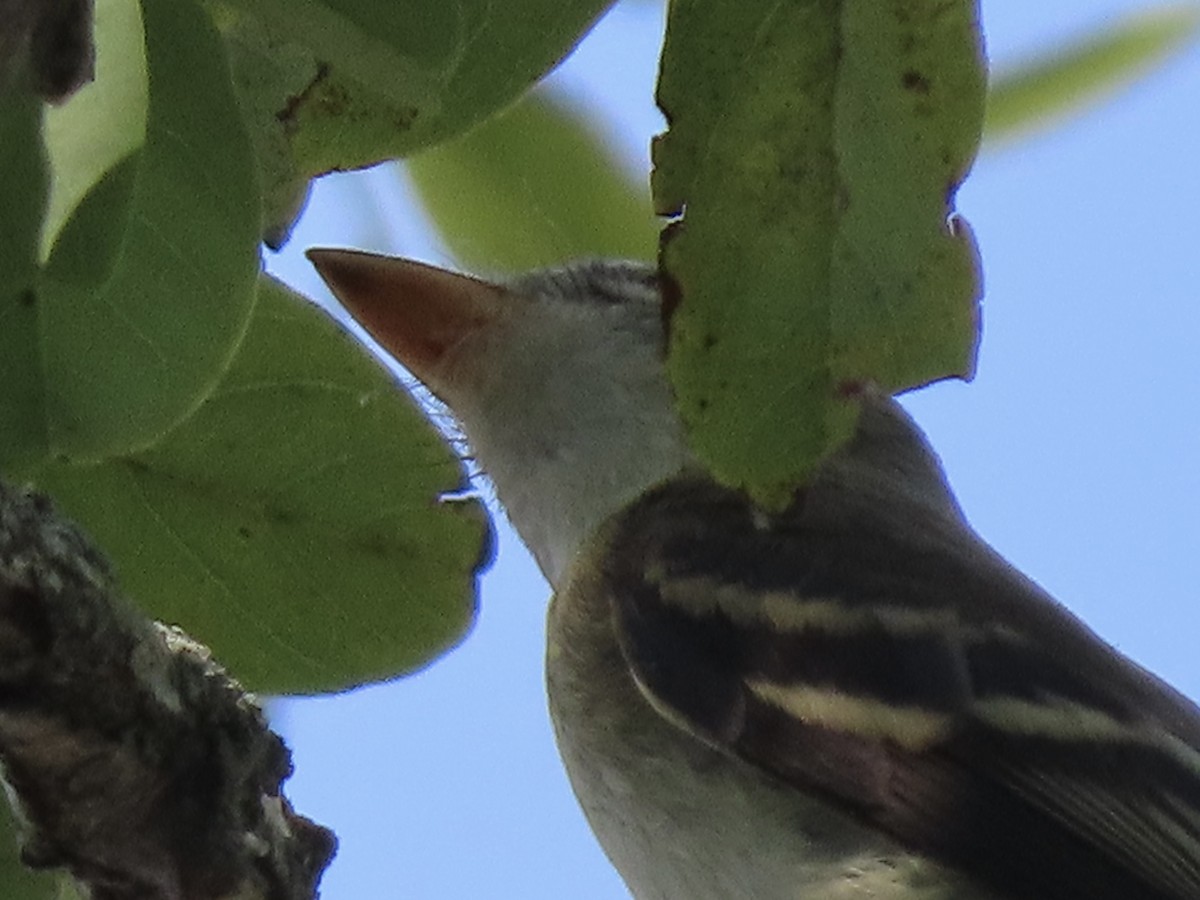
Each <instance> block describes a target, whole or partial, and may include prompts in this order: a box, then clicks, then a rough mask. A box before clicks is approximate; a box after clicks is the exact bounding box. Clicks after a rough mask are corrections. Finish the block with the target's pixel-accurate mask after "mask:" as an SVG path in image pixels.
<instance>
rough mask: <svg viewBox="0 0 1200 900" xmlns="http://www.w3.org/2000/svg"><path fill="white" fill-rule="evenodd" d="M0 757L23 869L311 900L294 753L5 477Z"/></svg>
mask: <svg viewBox="0 0 1200 900" xmlns="http://www.w3.org/2000/svg"><path fill="white" fill-rule="evenodd" d="M0 760H3V763H4V777H5V780H6V781H7V784H8V786H9V788H10V791H9V794H10V799H12V800H13V801H14V806H15V808H16V811H17V814H18V819H19V820H20V821H21V823H22V832H23V834H22V848H21V851H22V857H23V859H24V861H25V862H26V863H27V864H28V865H30V866H33V867H36V868H47V867H63V868H66V869H67V870H68V871H69V872H70V873H71V875H72V876H73V877H74V878H75V879H77V880H78V881H79V882H80V884H81V886H83V887H84V888H85V893H86V895H87V896H90V897H93V898H95V900H135V898H136V900H218V898H220V900H226V898H231V897H236V898H239V900H241V898H261V900H307V898H313V897H316V896H317V888H316V885H317V882H318V880H319V878H320V875H321V872H322V871H323V870H324V868H325V866H326V865H327V864H328V862H329V860H330V859H331V858H332V856H333V852H334V846H335V838H334V836H333V834H332V832H330V831H328V830H326V829H325V828H322V827H321V826H319V825H316V824H315V823H313V822H311V821H310V820H308V819H306V818H304V817H303V816H301V815H298V814H297V813H295V812H294V811H293V810H292V808H291V806H290V804H289V803H288V801H287V800H286V799H285V798H284V796H283V794H282V792H281V785H282V782H283V781H284V779H286V778H287V777H288V775H290V773H291V756H290V754H289V752H288V750H287V748H286V747H285V746H284V744H283V741H282V740H281V739H280V738H279V737H278V736H277V735H275V734H274V733H272V732H271V731H270V730H269V729H268V728H267V725H266V721H265V719H264V717H263V714H262V710H261V709H260V708H259V706H258V705H257V702H256V700H255V698H254V697H253V696H252V695H251V694H249V693H247V692H246V691H245V690H244V689H243V688H242V687H241V685H239V684H238V683H237V682H236V681H235V680H234V679H232V678H231V677H230V676H229V675H227V674H226V673H225V671H224V670H223V669H222V668H221V667H220V666H219V665H218V664H217V663H216V662H214V661H213V659H212V658H211V656H210V655H209V652H208V650H207V648H205V647H203V646H202V645H200V644H198V643H196V642H195V641H193V640H191V639H190V638H189V637H188V636H187V635H185V634H184V633H183V632H181V631H179V630H178V629H176V628H171V627H167V626H164V625H161V624H159V623H155V622H150V621H148V620H146V619H145V618H143V617H142V616H141V615H140V614H138V613H137V612H136V611H135V610H134V609H133V608H132V606H131V605H130V604H128V603H127V602H126V601H125V600H124V598H123V597H122V596H121V595H120V593H119V591H118V589H117V587H116V583H115V580H114V578H113V575H112V573H111V571H110V569H109V567H108V564H107V562H106V561H105V559H104V558H103V556H102V555H101V554H100V553H99V552H98V551H97V550H96V549H95V548H94V547H93V546H92V545H91V544H90V542H89V541H88V540H87V538H86V537H85V536H84V535H83V533H82V532H81V531H80V530H79V529H78V528H77V527H76V526H75V525H74V524H72V523H71V522H68V521H67V520H65V519H63V518H62V517H60V516H59V515H58V514H57V513H56V512H55V511H54V509H53V507H52V506H51V504H50V502H49V501H48V500H46V499H45V498H44V497H41V496H39V495H37V494H36V493H33V492H31V491H25V490H18V489H13V488H10V487H7V486H6V485H5V484H4V483H3V482H0Z"/></svg>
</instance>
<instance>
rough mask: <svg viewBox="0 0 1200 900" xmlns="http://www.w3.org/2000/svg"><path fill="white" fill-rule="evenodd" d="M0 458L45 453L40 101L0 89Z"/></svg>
mask: <svg viewBox="0 0 1200 900" xmlns="http://www.w3.org/2000/svg"><path fill="white" fill-rule="evenodd" d="M0 135H3V136H4V138H3V140H0V210H3V213H0V385H3V388H2V389H0V461H3V460H26V459H29V458H33V457H38V456H41V455H44V454H45V452H46V448H47V444H46V430H45V411H44V408H43V404H42V394H41V378H40V373H39V371H38V356H37V344H36V343H35V342H33V341H31V340H29V336H30V335H31V334H33V333H34V332H35V329H36V325H37V314H36V311H35V308H34V307H35V297H36V294H35V283H36V280H37V246H38V234H39V232H40V231H41V227H42V217H43V215H44V214H45V211H46V196H47V192H48V190H49V177H48V173H47V169H46V159H45V152H44V151H43V149H42V110H41V102H40V101H39V100H38V99H37V98H36V97H34V96H33V94H32V93H30V92H28V91H24V90H10V91H3V92H0Z"/></svg>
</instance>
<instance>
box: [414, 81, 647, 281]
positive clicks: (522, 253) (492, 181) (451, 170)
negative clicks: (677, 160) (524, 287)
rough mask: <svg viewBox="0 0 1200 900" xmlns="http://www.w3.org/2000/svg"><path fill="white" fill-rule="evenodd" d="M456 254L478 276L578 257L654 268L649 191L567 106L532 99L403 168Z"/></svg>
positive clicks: (543, 95)
mask: <svg viewBox="0 0 1200 900" xmlns="http://www.w3.org/2000/svg"><path fill="white" fill-rule="evenodd" d="M406 166H407V169H408V172H409V174H410V175H411V176H412V179H413V182H414V184H415V185H416V187H417V191H418V193H419V194H420V196H421V199H422V201H424V204H425V208H426V210H427V211H428V212H429V213H430V215H431V216H432V217H433V220H434V221H435V222H436V223H437V225H438V230H439V231H440V232H441V235H442V238H443V240H444V241H445V242H446V244H447V246H449V247H450V249H451V250H452V251H453V252H454V255H455V256H456V257H457V258H458V259H459V260H460V261H462V262H463V263H464V264H466V265H467V266H468V268H471V269H473V270H475V271H482V272H497V271H501V272H503V271H508V272H512V271H517V270H523V269H530V268H534V267H536V266H544V265H549V264H551V263H556V262H561V261H562V260H564V259H568V258H570V257H577V256H610V257H626V258H631V259H653V257H654V254H655V252H656V250H657V238H658V223H657V220H656V219H655V216H654V213H653V210H652V209H651V207H650V196H649V190H648V185H640V184H637V183H635V182H634V180H633V179H632V178H631V177H630V176H628V175H627V174H626V173H625V172H624V171H623V170H622V169H621V166H620V164H619V162H618V160H617V159H616V158H615V156H614V154H612V153H611V152H609V151H608V149H607V148H606V147H605V146H604V144H603V141H602V139H601V138H600V137H599V136H598V135H596V134H595V133H594V132H593V131H592V130H591V129H590V128H589V127H588V125H587V122H586V120H585V119H584V117H583V116H581V115H579V114H578V113H576V112H575V111H574V110H572V109H570V108H569V107H568V106H567V105H566V103H565V102H563V101H562V100H559V99H556V98H554V97H553V96H551V95H549V94H546V93H544V92H541V93H537V94H532V95H530V96H528V97H526V98H525V99H524V100H523V101H521V103H519V104H518V105H517V106H515V107H513V108H512V109H510V110H508V111H507V112H505V113H504V114H503V115H501V116H498V117H496V118H494V119H491V120H489V121H488V122H485V123H484V124H483V125H481V126H479V127H478V128H476V129H474V130H473V131H471V132H470V133H469V134H467V135H466V136H465V137H462V138H458V139H457V140H454V141H451V142H449V143H446V144H441V145H439V146H437V147H435V148H433V149H432V150H429V151H427V152H425V153H421V154H420V155H418V156H415V157H413V158H412V159H411V160H409V161H408V163H407V164H406Z"/></svg>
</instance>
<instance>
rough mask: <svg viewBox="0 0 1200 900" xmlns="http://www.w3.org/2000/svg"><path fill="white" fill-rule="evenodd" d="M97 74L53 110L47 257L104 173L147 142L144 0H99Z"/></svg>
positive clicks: (47, 130) (45, 240) (49, 125)
mask: <svg viewBox="0 0 1200 900" xmlns="http://www.w3.org/2000/svg"><path fill="white" fill-rule="evenodd" d="M95 25H96V29H95V36H96V79H95V81H93V82H92V83H91V84H88V85H85V86H84V87H82V88H80V89H79V91H78V93H76V94H75V96H74V97H73V98H72V99H71V102H70V103H68V104H66V105H65V106H61V107H53V106H52V107H49V108H47V110H46V128H45V137H46V151H47V154H48V155H49V157H50V165H51V168H52V169H53V171H54V180H53V182H52V183H51V186H50V208H49V210H48V211H47V213H46V225H45V227H44V228H43V231H42V249H41V258H42V259H43V260H44V259H45V258H46V257H47V256H48V255H49V254H50V248H51V247H52V246H53V245H54V241H55V240H56V239H57V238H58V234H59V232H60V231H61V230H62V227H63V225H64V224H65V223H66V221H67V218H68V217H69V216H70V215H71V213H72V212H73V211H74V209H75V207H77V206H78V205H79V203H80V201H81V200H82V199H83V197H84V195H86V194H87V192H88V191H90V190H91V189H92V187H93V185H95V184H96V182H98V181H99V180H100V178H101V176H103V175H104V173H106V172H108V171H109V170H110V169H112V168H113V167H114V166H116V165H117V163H119V162H121V160H123V159H125V158H127V157H128V156H129V155H130V154H131V153H133V152H134V151H136V150H137V149H138V148H140V147H141V146H142V144H143V143H144V142H145V140H146V104H147V94H146V52H145V42H144V41H143V40H142V13H141V7H140V6H139V4H138V0H96V16H95Z"/></svg>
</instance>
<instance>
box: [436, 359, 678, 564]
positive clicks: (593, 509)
mask: <svg viewBox="0 0 1200 900" xmlns="http://www.w3.org/2000/svg"><path fill="white" fill-rule="evenodd" d="M583 356H585V357H586V356H587V354H586V353H585V354H583ZM647 356H650V355H649V354H647ZM575 359H576V361H577V362H578V361H579V358H578V357H576V358H575ZM584 362H585V364H586V360H584ZM622 362H623V363H625V365H624V366H622V367H618V369H617V373H616V374H613V375H612V376H611V377H610V378H608V379H607V380H602V381H601V380H597V379H588V378H583V379H580V378H572V375H574V374H577V373H572V372H561V371H560V372H557V373H556V377H555V378H554V382H555V384H553V385H551V387H552V388H553V390H550V391H548V392H546V391H545V389H543V393H542V394H541V395H539V391H537V390H536V389H531V390H529V391H520V390H517V391H505V392H503V393H504V394H505V395H506V397H507V398H521V399H516V400H507V401H506V400H504V399H500V398H499V397H497V396H492V397H484V398H481V400H482V404H481V407H480V408H479V409H462V408H461V407H460V409H459V410H457V412H458V418H459V421H460V423H461V425H462V427H463V430H464V431H465V432H466V436H467V440H468V443H469V444H470V445H471V447H472V450H473V451H474V453H475V455H476V458H477V460H478V462H479V463H480V465H481V467H482V468H483V470H484V471H486V472H487V473H488V475H489V476H490V477H491V479H492V482H493V484H495V487H496V495H497V497H498V498H499V500H500V502H501V503H502V504H503V506H504V508H505V511H506V512H507V514H508V517H509V519H510V521H511V522H512V524H513V527H514V528H515V529H516V530H517V533H518V534H520V536H521V539H522V540H523V541H524V542H525V544H526V546H527V547H528V548H529V550H530V552H531V553H532V554H533V556H534V558H535V559H536V560H537V563H538V565H539V567H540V568H541V570H542V573H543V574H544V575H545V576H546V579H547V580H548V581H549V582H550V584H551V585H552V586H554V587H557V586H559V585H560V584H561V582H562V580H563V576H564V574H565V573H566V571H567V570H568V568H569V567H570V565H571V562H572V561H573V560H574V559H575V557H576V556H577V555H578V553H579V552H580V550H581V549H582V548H583V546H584V544H585V542H586V541H587V539H588V537H590V536H591V535H592V534H593V532H595V530H596V529H597V528H598V527H599V526H600V525H601V524H602V523H603V522H604V520H605V519H607V518H608V517H609V516H611V515H613V514H614V513H616V512H617V511H618V510H620V509H622V508H623V507H625V506H626V505H628V504H629V503H631V502H632V501H633V500H635V499H637V498H638V497H639V496H641V495H642V494H643V493H644V492H645V491H646V490H647V489H648V488H650V487H652V486H653V485H655V484H658V483H659V482H661V481H664V480H666V479H667V478H670V477H671V476H673V475H675V474H677V473H679V472H680V471H681V470H682V469H684V468H685V467H686V466H688V465H689V464H690V463H691V462H692V459H693V457H692V456H691V454H690V452H689V451H688V449H687V447H686V444H685V442H684V437H683V428H682V425H681V424H680V422H679V418H678V415H677V414H676V412H675V409H674V405H673V402H672V399H671V396H670V392H669V389H668V387H667V384H666V380H665V378H664V377H663V373H662V368H661V363H660V362H659V361H658V360H657V359H656V358H647V359H646V360H645V361H644V362H643V360H641V359H637V358H634V359H630V358H628V357H626V358H625V359H623V360H622ZM559 388H561V390H559ZM547 393H548V395H547ZM506 403H515V404H517V405H522V406H524V408H523V409H520V410H517V409H511V410H510V409H505V408H504V407H505V405H506ZM539 404H544V406H545V407H546V408H545V412H546V414H545V415H530V409H532V408H534V407H536V406H538V405H539ZM564 410H566V411H567V413H566V414H564ZM479 412H486V414H484V415H479V414H478V413H479Z"/></svg>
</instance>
